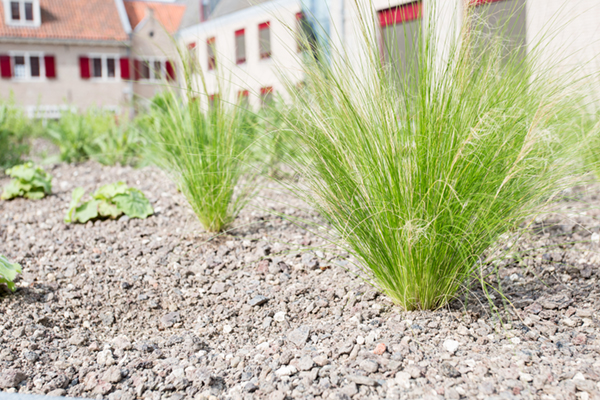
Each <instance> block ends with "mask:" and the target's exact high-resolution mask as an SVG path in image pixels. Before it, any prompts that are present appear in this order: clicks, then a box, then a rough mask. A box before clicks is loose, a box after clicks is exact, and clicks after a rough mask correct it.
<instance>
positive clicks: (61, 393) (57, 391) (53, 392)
mask: <svg viewBox="0 0 600 400" xmlns="http://www.w3.org/2000/svg"><path fill="white" fill-rule="evenodd" d="M65 394H67V391H66V390H65V389H54V390H51V391H49V392H48V393H47V394H46V396H49V397H62V396H64V395H65Z"/></svg>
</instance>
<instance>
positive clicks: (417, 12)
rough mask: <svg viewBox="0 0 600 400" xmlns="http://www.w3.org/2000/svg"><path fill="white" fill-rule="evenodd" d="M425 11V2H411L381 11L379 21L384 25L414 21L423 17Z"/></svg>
mask: <svg viewBox="0 0 600 400" xmlns="http://www.w3.org/2000/svg"><path fill="white" fill-rule="evenodd" d="M422 11H423V4H422V3H421V2H418V3H410V4H405V5H403V6H398V7H392V8H388V9H387V10H383V11H380V12H379V22H380V23H381V26H382V27H386V26H388V25H395V24H400V23H402V22H407V21H413V20H415V19H419V18H421V16H422V15H423V14H422Z"/></svg>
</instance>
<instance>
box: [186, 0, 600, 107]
mask: <svg viewBox="0 0 600 400" xmlns="http://www.w3.org/2000/svg"><path fill="white" fill-rule="evenodd" d="M362 1H363V2H367V1H372V3H371V4H372V6H373V8H374V9H375V10H384V9H387V8H390V7H394V6H398V5H402V4H407V3H410V2H412V1H411V0H362ZM467 1H468V0H424V1H423V12H424V14H426V15H427V14H429V13H432V12H435V15H436V18H437V19H438V21H440V23H439V24H437V25H436V29H437V32H436V35H437V37H438V38H439V40H440V44H439V46H438V48H439V50H440V52H439V55H440V62H442V63H443V62H444V61H445V60H447V56H448V52H447V50H448V48H449V44H450V43H451V42H452V40H453V39H454V38H455V35H457V34H458V32H459V29H460V27H461V25H462V22H463V21H462V17H463V13H464V7H465V4H466V2H467ZM363 4H368V3H363ZM330 9H331V14H332V25H331V37H332V45H333V47H334V48H336V47H337V48H340V44H342V43H344V44H345V46H344V49H345V52H346V56H347V57H348V58H347V59H348V61H349V62H350V63H353V64H354V65H358V64H359V63H360V62H361V61H362V60H363V59H364V53H363V51H362V50H361V43H362V42H363V40H362V39H361V38H360V35H361V33H360V26H359V24H360V22H359V21H360V19H361V16H360V15H359V10H357V8H356V4H355V0H330ZM299 11H300V0H276V1H272V2H268V3H263V4H260V5H257V6H254V7H251V8H247V9H245V10H242V11H239V12H236V13H232V14H229V15H227V16H224V17H222V18H219V19H217V20H212V21H208V22H205V23H202V24H199V25H196V26H193V27H190V28H188V29H185V30H184V31H182V32H181V33H180V38H181V40H182V41H183V42H184V43H186V44H187V43H190V42H196V43H197V50H198V57H199V60H200V62H201V63H202V66H203V68H204V69H205V71H206V67H207V53H206V47H207V46H206V40H207V39H208V38H210V37H213V36H214V37H216V41H217V57H218V62H220V66H219V69H218V70H219V71H220V74H221V75H222V77H223V78H224V80H225V81H226V82H228V83H230V84H231V86H230V87H231V90H230V93H229V99H231V101H235V98H236V97H235V96H236V95H237V91H238V90H249V92H250V93H251V100H250V102H251V104H252V105H253V106H257V105H258V103H259V100H258V94H259V93H260V88H261V87H273V88H274V89H275V92H277V93H280V94H283V95H285V93H283V91H284V89H285V85H284V84H283V83H282V81H281V79H280V77H281V74H285V75H286V76H287V77H288V78H289V79H291V80H292V81H293V82H300V81H301V80H302V75H303V74H302V71H301V66H300V59H299V57H298V53H297V51H296V41H295V37H294V34H293V32H294V31H295V30H296V28H297V22H296V13H297V12H299ZM363 17H364V15H363ZM425 18H426V17H425ZM266 21H270V22H271V42H272V53H273V57H272V59H270V60H260V58H259V51H258V24H260V23H262V22H266ZM599 21H600V1H598V0H527V42H528V47H531V46H534V45H536V44H537V43H540V40H542V39H544V38H546V39H547V38H549V37H551V38H552V40H551V41H550V42H549V43H545V44H543V46H544V47H542V48H543V51H542V53H541V54H542V56H543V57H545V59H546V60H547V61H548V62H547V63H546V64H547V65H555V64H556V63H557V62H558V63H559V65H560V66H562V67H564V68H565V69H567V68H572V67H573V66H574V65H581V64H582V63H583V64H585V67H586V68H585V73H587V74H591V73H597V72H598V71H600V58H599V56H598V55H600V23H599ZM374 23H375V24H376V22H375V21H374ZM242 28H244V29H246V55H247V62H246V63H245V64H244V65H241V66H237V65H235V60H234V58H235V43H234V32H235V31H236V30H238V29H242ZM373 29H374V32H375V34H376V35H377V34H378V32H379V27H378V26H377V25H376V26H374V27H373ZM206 76H207V84H208V92H209V94H212V93H217V92H221V91H219V90H218V87H217V79H216V77H217V73H216V72H214V71H212V72H207V73H206ZM252 94H254V96H252Z"/></svg>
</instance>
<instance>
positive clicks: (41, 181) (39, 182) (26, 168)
mask: <svg viewBox="0 0 600 400" xmlns="http://www.w3.org/2000/svg"><path fill="white" fill-rule="evenodd" d="M6 174H7V175H8V176H10V177H12V178H13V179H12V180H11V181H10V183H9V185H8V189H5V190H4V192H3V193H2V199H3V200H9V199H13V198H15V197H25V198H28V199H36V200H37V199H41V198H43V197H44V196H45V195H46V194H50V193H51V192H52V177H51V176H50V175H49V174H48V173H47V172H46V171H44V170H43V169H42V168H39V167H34V165H33V164H32V163H26V164H22V165H17V166H16V167H13V168H10V169H8V170H6ZM29 192H35V193H31V194H30V193H29Z"/></svg>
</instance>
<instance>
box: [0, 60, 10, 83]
mask: <svg viewBox="0 0 600 400" xmlns="http://www.w3.org/2000/svg"><path fill="white" fill-rule="evenodd" d="M0 75H1V76H2V78H3V79H10V78H11V77H12V69H11V67H10V56H9V55H6V54H2V55H0Z"/></svg>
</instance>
